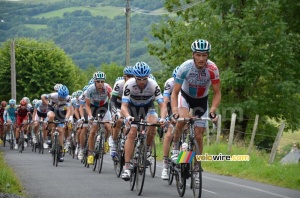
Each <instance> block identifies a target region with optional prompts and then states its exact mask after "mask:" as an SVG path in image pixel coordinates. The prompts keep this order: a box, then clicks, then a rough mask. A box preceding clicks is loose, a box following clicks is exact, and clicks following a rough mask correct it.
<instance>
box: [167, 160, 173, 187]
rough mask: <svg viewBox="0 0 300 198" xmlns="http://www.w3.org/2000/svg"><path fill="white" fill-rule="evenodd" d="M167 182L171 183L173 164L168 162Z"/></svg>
mask: <svg viewBox="0 0 300 198" xmlns="http://www.w3.org/2000/svg"><path fill="white" fill-rule="evenodd" d="M168 176H169V178H168V184H169V185H172V183H173V179H174V173H173V166H172V165H171V164H170V165H169V168H168Z"/></svg>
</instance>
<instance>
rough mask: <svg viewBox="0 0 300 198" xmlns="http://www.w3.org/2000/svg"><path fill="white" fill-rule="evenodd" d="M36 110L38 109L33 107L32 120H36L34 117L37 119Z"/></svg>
mask: <svg viewBox="0 0 300 198" xmlns="http://www.w3.org/2000/svg"><path fill="white" fill-rule="evenodd" d="M36 111H37V109H36V108H34V109H33V113H32V120H33V121H35V120H34V119H35V116H36V113H37V112H36Z"/></svg>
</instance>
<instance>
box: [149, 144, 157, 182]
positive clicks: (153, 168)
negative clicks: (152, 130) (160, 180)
mask: <svg viewBox="0 0 300 198" xmlns="http://www.w3.org/2000/svg"><path fill="white" fill-rule="evenodd" d="M151 157H152V158H153V164H152V163H151V164H150V174H151V177H152V178H154V177H155V172H156V145H155V141H154V140H153V141H152V146H151Z"/></svg>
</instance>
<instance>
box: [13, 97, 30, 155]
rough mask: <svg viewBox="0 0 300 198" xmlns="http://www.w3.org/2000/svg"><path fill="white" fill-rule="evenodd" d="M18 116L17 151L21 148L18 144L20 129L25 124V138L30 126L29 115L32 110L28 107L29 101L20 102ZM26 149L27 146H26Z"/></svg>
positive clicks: (17, 110)
mask: <svg viewBox="0 0 300 198" xmlns="http://www.w3.org/2000/svg"><path fill="white" fill-rule="evenodd" d="M16 114H17V128H16V145H15V149H16V150H17V149H18V148H19V146H18V143H19V137H20V129H21V128H20V127H21V125H22V124H23V128H24V138H25V135H26V134H27V127H26V126H27V125H28V115H29V114H30V109H29V107H28V104H27V101H26V100H25V99H22V100H21V101H20V105H19V106H18V107H17V109H16ZM24 147H26V146H25V144H24Z"/></svg>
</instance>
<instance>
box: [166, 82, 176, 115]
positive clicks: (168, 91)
mask: <svg viewBox="0 0 300 198" xmlns="http://www.w3.org/2000/svg"><path fill="white" fill-rule="evenodd" d="M173 88H174V78H173V77H172V78H169V79H168V80H167V81H166V82H165V86H164V93H163V96H164V97H168V98H169V102H168V104H167V111H168V115H172V108H171V102H170V99H171V95H172V91H173Z"/></svg>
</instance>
